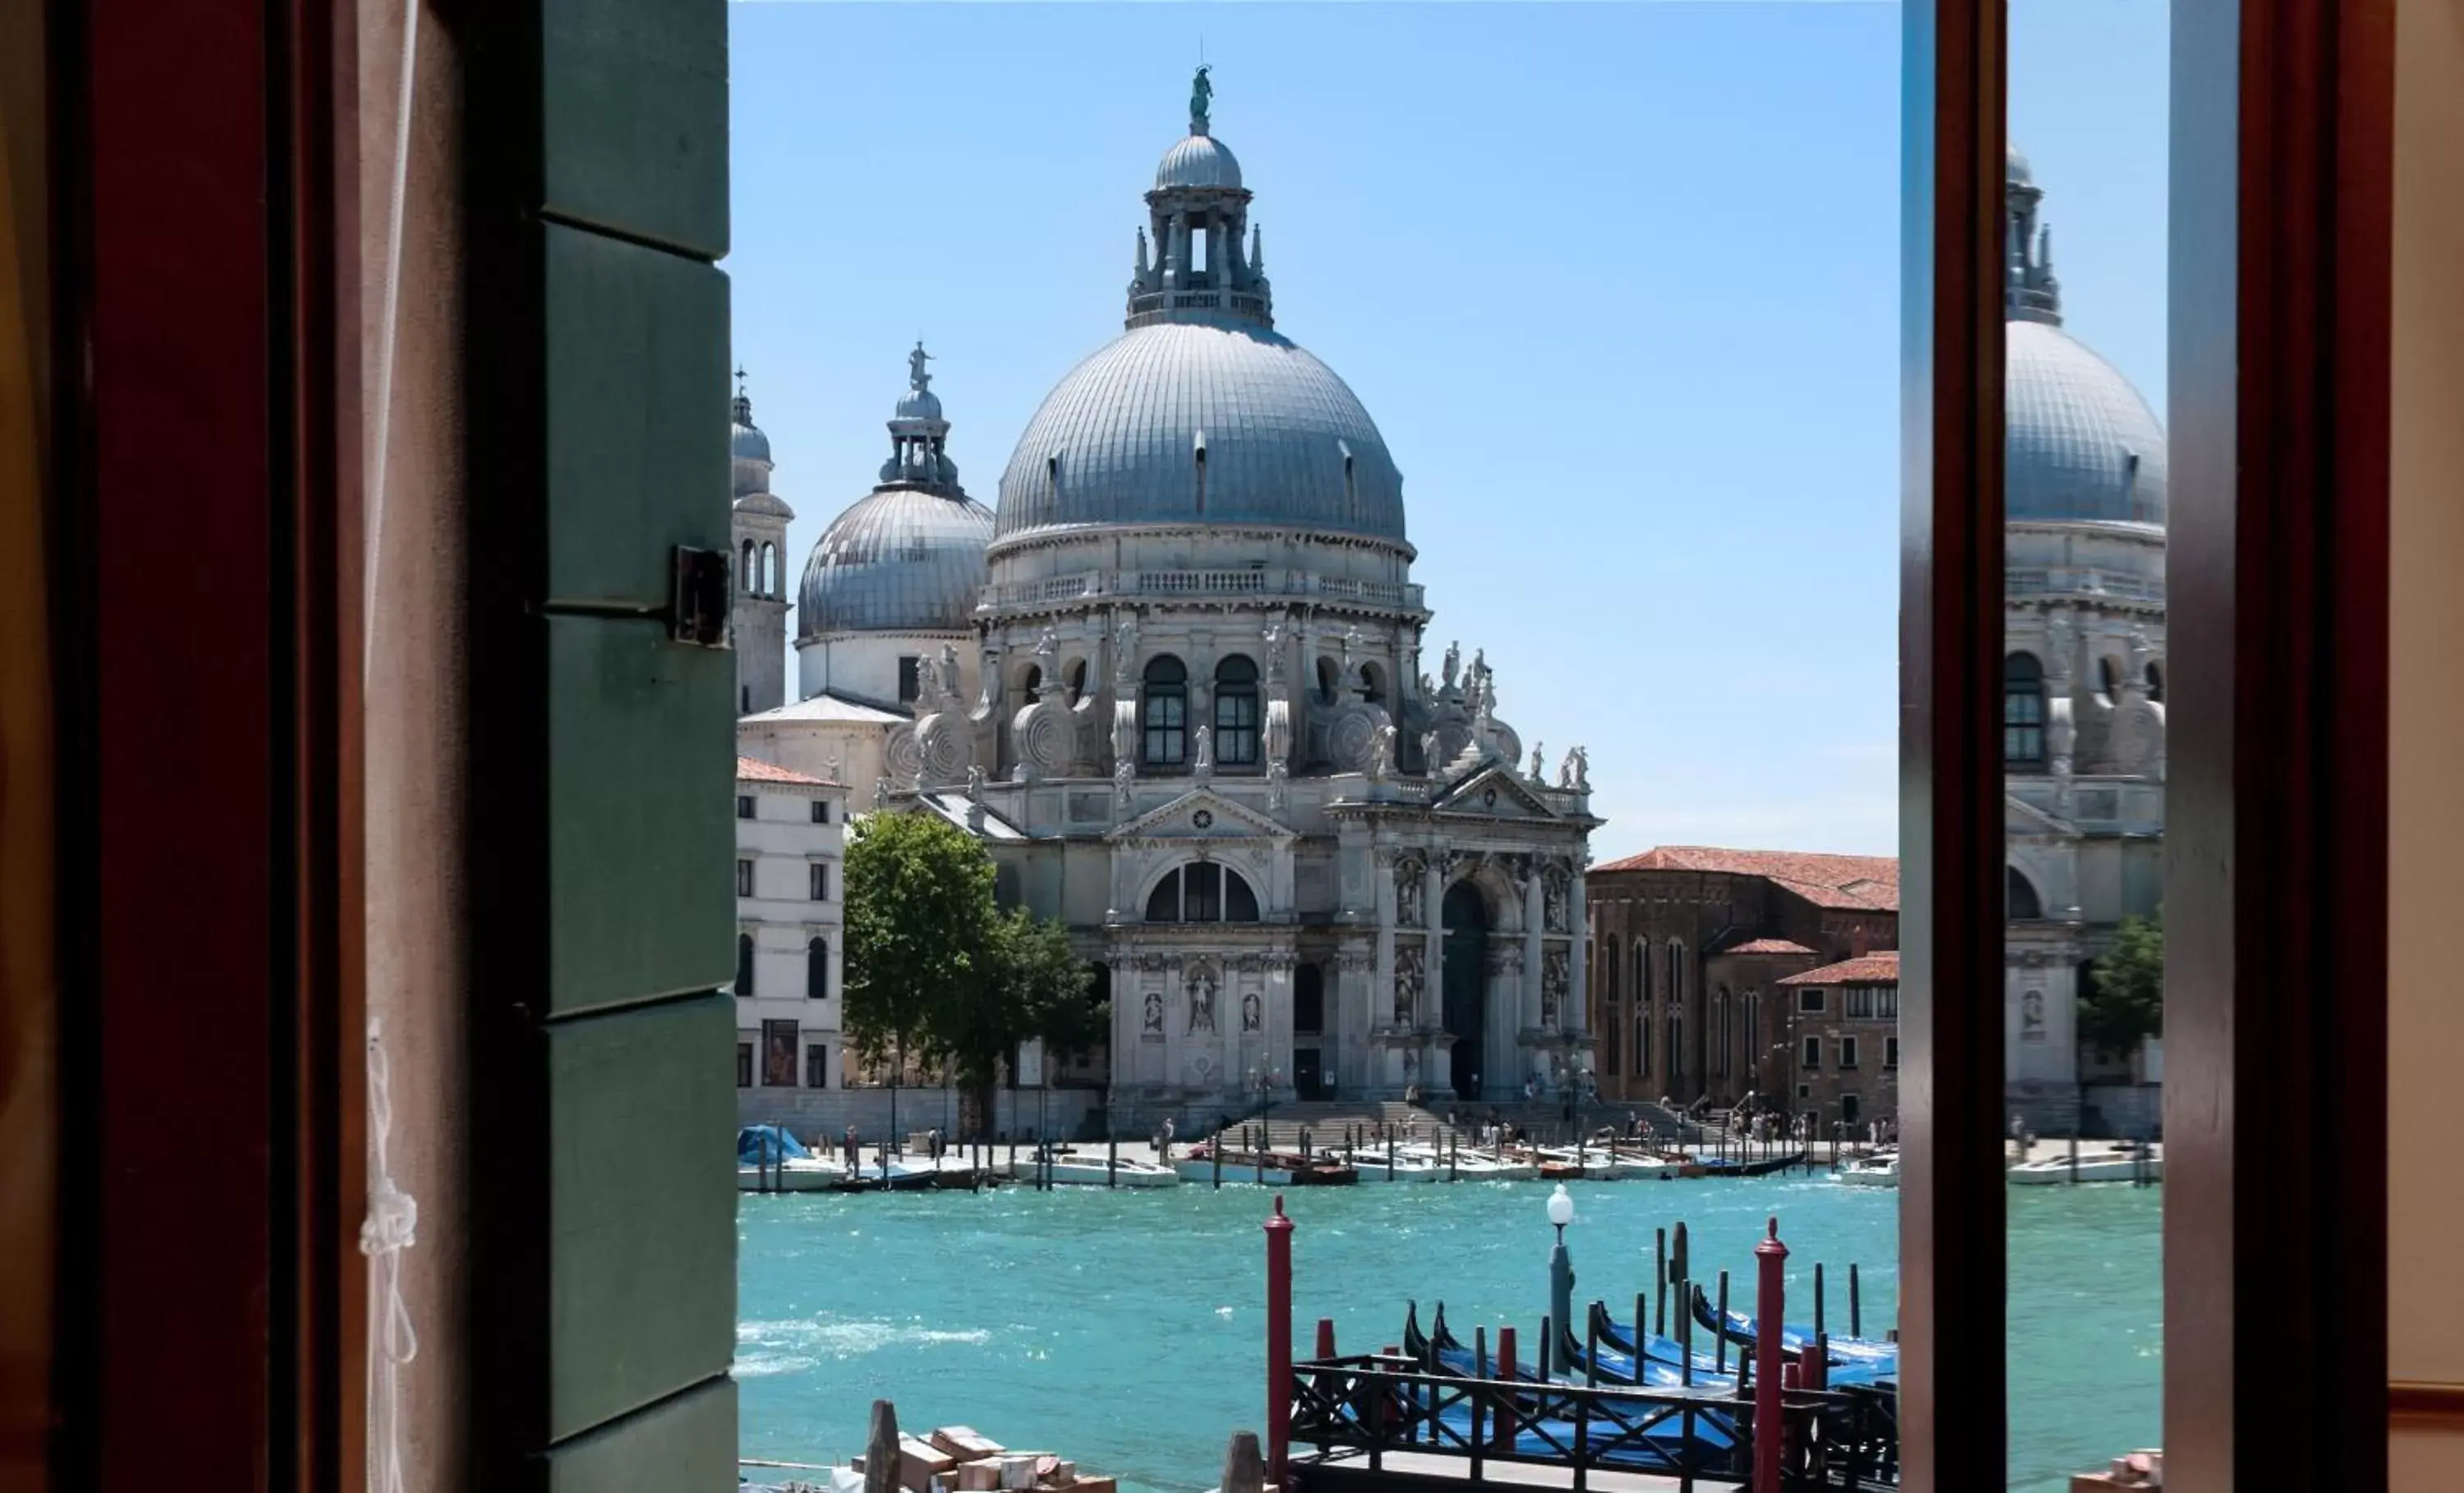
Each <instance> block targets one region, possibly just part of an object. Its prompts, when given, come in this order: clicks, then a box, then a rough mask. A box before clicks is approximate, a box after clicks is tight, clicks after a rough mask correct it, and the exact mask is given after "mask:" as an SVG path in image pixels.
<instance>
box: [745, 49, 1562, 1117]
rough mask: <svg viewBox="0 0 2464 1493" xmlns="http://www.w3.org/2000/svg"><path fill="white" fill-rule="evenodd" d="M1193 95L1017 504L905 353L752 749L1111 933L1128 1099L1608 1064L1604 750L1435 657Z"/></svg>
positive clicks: (1353, 416)
mask: <svg viewBox="0 0 2464 1493" xmlns="http://www.w3.org/2000/svg"><path fill="white" fill-rule="evenodd" d="M1210 95H1211V88H1210V87H1209V85H1208V82H1207V80H1206V77H1205V75H1204V73H1203V71H1202V70H1201V73H1200V76H1199V81H1198V84H1197V88H1196V92H1195V96H1194V97H1193V99H1192V100H1191V118H1190V124H1189V130H1188V133H1187V134H1186V135H1184V136H1183V137H1181V138H1180V139H1179V140H1178V141H1177V143H1174V144H1173V146H1172V147H1171V149H1170V150H1169V151H1168V152H1167V153H1166V154H1165V155H1164V157H1163V159H1162V161H1161V163H1160V164H1159V165H1157V166H1156V168H1155V178H1154V184H1153V187H1152V189H1150V190H1149V191H1147V192H1146V193H1145V210H1144V212H1143V214H1142V215H1141V217H1142V222H1141V223H1140V224H1139V226H1138V227H1137V230H1136V233H1135V252H1134V257H1133V273H1132V279H1131V282H1130V286H1129V290H1128V296H1127V301H1128V304H1127V308H1126V310H1127V316H1126V318H1125V327H1124V330H1123V332H1122V334H1121V335H1120V336H1118V337H1116V338H1114V339H1113V340H1111V342H1109V343H1107V344H1105V345H1104V346H1102V347H1100V348H1098V349H1097V350H1096V351H1095V352H1094V353H1092V354H1090V355H1089V357H1088V358H1087V359H1086V360H1085V361H1083V362H1080V363H1079V364H1078V366H1077V367H1075V368H1074V369H1071V370H1070V371H1069V372H1068V373H1067V374H1066V375H1065V376H1064V377H1063V378H1062V379H1061V381H1060V383H1059V384H1057V385H1056V386H1055V387H1054V389H1053V391H1052V392H1051V394H1050V395H1049V396H1048V397H1047V398H1046V399H1045V402H1044V404H1043V406H1042V407H1041V408H1040V409H1038V411H1037V412H1036V414H1035V415H1034V417H1033V418H1032V419H1031V420H1030V421H1029V422H1028V425H1027V428H1026V429H1025V431H1024V433H1023V434H1022V435H1021V436H1020V438H1019V440H1018V442H1017V445H1016V448H1015V450H1014V452H1013V454H1012V456H1011V458H1010V461H1009V465H1008V468H1007V470H1006V471H1005V472H1003V473H1002V475H1001V483H1000V496H999V508H998V513H997V514H996V513H994V512H991V511H987V510H985V509H983V508H982V507H980V506H979V505H978V504H976V503H974V502H973V501H972V500H971V499H969V498H968V497H967V496H966V494H965V493H964V491H963V490H962V489H961V488H960V487H959V485H958V479H957V470H956V468H955V467H954V466H952V465H951V464H950V462H949V459H948V457H947V455H946V452H945V451H944V450H943V443H944V438H945V436H946V433H947V430H948V428H949V427H948V424H947V422H946V421H945V420H944V419H943V416H942V409H941V404H940V400H939V398H938V396H936V395H935V394H934V393H933V392H932V390H931V387H930V384H931V382H932V381H931V376H930V375H929V373H928V372H927V369H926V359H927V355H926V354H925V352H924V350H923V349H922V348H921V347H918V348H917V349H916V350H915V351H914V352H913V354H912V355H911V358H910V380H909V384H910V386H909V391H908V393H907V396H906V397H905V398H904V399H903V400H902V401H901V402H900V403H899V405H898V406H897V409H896V412H895V415H894V417H893V418H892V420H891V427H890V428H891V459H890V461H889V462H888V463H887V464H885V466H884V467H883V469H882V481H881V485H880V486H878V487H877V488H875V489H874V491H873V492H872V493H871V494H868V495H866V496H865V497H864V498H862V499H861V500H860V501H858V502H857V504H856V505H855V506H854V507H853V508H850V509H849V510H848V511H847V513H846V514H844V515H842V516H840V517H839V518H838V519H837V520H836V521H835V522H833V523H832V524H831V526H830V529H829V531H828V532H827V533H826V534H825V536H824V538H823V539H822V540H821V542H820V543H819V544H818V545H816V546H815V549H814V552H813V555H812V557H811V558H810V560H808V561H807V563H806V565H805V568H804V572H803V585H802V587H801V589H800V593H799V615H798V619H797V629H796V631H797V645H796V646H797V650H798V663H799V667H798V674H799V677H800V681H801V689H800V692H801V693H802V694H803V700H802V701H800V702H799V703H797V704H795V705H784V706H781V707H780V708H778V709H774V710H771V711H768V712H764V713H757V714H751V715H749V716H748V717H747V718H746V719H745V720H744V721H743V722H741V724H740V727H739V740H740V742H741V750H743V751H745V752H746V753H748V754H750V755H755V756H760V757H766V758H768V759H771V760H775V761H778V762H780V763H782V764H784V765H786V766H788V767H791V768H795V769H799V770H801V771H803V772H807V773H814V774H816V775H818V774H820V773H822V772H824V771H827V770H830V769H832V768H833V767H835V769H836V770H835V772H833V774H832V775H833V776H843V778H844V780H847V781H848V782H849V783H850V784H851V785H853V786H854V787H855V788H856V790H857V802H858V806H859V807H860V808H861V807H864V806H866V805H867V804H870V805H872V806H875V807H891V808H898V809H905V810H919V811H925V812H938V813H942V814H946V815H948V816H949V817H951V818H952V819H953V820H955V821H956V822H957V823H962V824H964V825H967V826H968V827H969V828H971V829H972V830H974V831H975V832H976V833H978V834H979V835H981V836H982V837H983V838H984V839H985V840H986V842H987V843H988V845H990V847H991V850H992V852H993V855H994V857H995V859H996V860H997V861H998V862H999V863H1000V865H1001V892H1002V895H1003V896H1004V897H1005V898H1006V899H1009V900H1012V901H1023V903H1024V904H1025V905H1026V906H1028V907H1030V908H1032V909H1034V910H1035V911H1039V912H1042V913H1045V914H1046V915H1050V916H1055V917H1059V918H1062V919H1064V920H1066V921H1067V923H1068V925H1069V926H1070V928H1071V930H1072V931H1073V934H1074V936H1075V938H1076V939H1077V942H1078V944H1079V947H1080V948H1081V950H1082V952H1083V953H1084V954H1085V955H1086V956H1087V957H1088V959H1089V961H1090V962H1091V963H1093V964H1095V965H1097V966H1098V967H1099V970H1100V972H1101V978H1102V979H1103V981H1104V988H1106V989H1108V990H1109V991H1110V993H1111V1001H1112V1032H1111V1045H1110V1049H1109V1052H1108V1053H1107V1054H1106V1055H1105V1057H1104V1059H1103V1060H1102V1063H1101V1065H1099V1069H1098V1070H1099V1071H1100V1072H1102V1073H1103V1075H1104V1077H1105V1079H1106V1081H1107V1083H1108V1086H1109V1090H1110V1095H1111V1105H1112V1108H1113V1109H1114V1112H1115V1114H1116V1116H1117V1117H1119V1118H1120V1119H1121V1120H1123V1121H1124V1122H1125V1123H1136V1121H1137V1119H1138V1117H1140V1116H1145V1115H1151V1114H1154V1113H1158V1112H1166V1111H1176V1110H1188V1109H1205V1108H1208V1107H1215V1106H1229V1105H1233V1104H1238V1103H1243V1102H1246V1101H1247V1100H1248V1099H1249V1098H1252V1097H1254V1096H1255V1094H1256V1092H1257V1091H1258V1089H1259V1087H1261V1086H1263V1087H1265V1088H1268V1089H1271V1090H1272V1091H1273V1092H1274V1093H1275V1094H1277V1095H1278V1096H1280V1097H1286V1098H1288V1097H1292V1096H1294V1095H1300V1096H1314V1095H1341V1096H1344V1097H1372V1096H1391V1095H1400V1094H1403V1093H1404V1092H1405V1091H1406V1090H1407V1089H1409V1088H1411V1087H1415V1086H1418V1087H1420V1088H1421V1089H1423V1090H1424V1091H1425V1092H1427V1093H1428V1094H1430V1095H1431V1096H1433V1097H1436V1096H1444V1095H1448V1094H1462V1095H1464V1096H1471V1095H1490V1096H1505V1095H1508V1094H1519V1092H1520V1091H1521V1086H1522V1084H1523V1081H1524V1079H1525V1077H1526V1076H1528V1075H1537V1076H1539V1077H1540V1078H1541V1079H1542V1080H1543V1081H1544V1082H1553V1081H1554V1078H1555V1077H1556V1076H1558V1075H1562V1074H1564V1073H1565V1072H1567V1071H1568V1070H1569V1069H1570V1068H1571V1067H1579V1066H1581V1065H1585V1064H1586V1063H1588V1061H1589V1058H1588V1051H1587V1049H1588V1047H1589V1045H1590V1037H1589V1034H1588V1033H1587V1032H1586V1031H1585V1030H1584V1015H1583V1010H1582V1003H1581V1001H1580V1000H1579V999H1577V996H1576V993H1577V992H1579V991H1581V990H1582V989H1583V988H1584V979H1585V975H1584V969H1583V960H1584V951H1583V941H1582V939H1581V938H1580V936H1579V935H1578V928H1577V925H1578V923H1579V921H1580V912H1579V909H1580V908H1581V907H1582V905H1583V900H1582V899H1583V889H1582V877H1583V869H1584V866H1585V864H1586V861H1587V859H1588V850H1587V846H1588V841H1589V836H1590V832H1591V830H1592V828H1593V827H1594V826H1595V824H1596V823H1598V822H1597V821H1596V820H1595V819H1594V818H1593V817H1592V814H1591V809H1590V781H1589V777H1588V767H1587V764H1586V760H1585V758H1584V756H1583V754H1582V753H1581V752H1580V750H1579V749H1577V750H1576V751H1573V752H1570V753H1567V754H1565V755H1564V756H1563V757H1562V758H1561V759H1560V760H1558V761H1557V762H1556V763H1555V764H1554V766H1553V768H1552V767H1551V764H1550V763H1549V762H1547V761H1545V760H1544V759H1543V757H1542V754H1541V749H1540V746H1539V744H1538V743H1529V744H1528V753H1529V760H1528V761H1527V743H1525V742H1524V741H1523V739H1522V738H1521V737H1520V736H1518V735H1517V734H1516V732H1515V731H1514V729H1513V728H1512V727H1511V726H1510V725H1508V724H1507V721H1506V719H1505V717H1504V715H1503V714H1502V711H1503V694H1502V692H1501V689H1500V684H1499V680H1500V677H1501V671H1500V670H1496V669H1494V668H1492V666H1491V664H1490V662H1489V661H1488V660H1487V659H1486V658H1485V655H1484V654H1483V653H1482V652H1481V651H1480V650H1478V649H1474V650H1473V651H1472V653H1471V656H1470V657H1469V659H1468V660H1467V661H1466V660H1465V659H1464V658H1463V654H1462V651H1461V650H1460V649H1459V648H1456V647H1455V646H1454V645H1452V644H1451V643H1449V644H1447V645H1446V646H1445V647H1444V648H1443V650H1442V661H1441V662H1437V663H1435V667H1432V662H1433V661H1432V659H1430V658H1426V657H1424V647H1425V648H1427V649H1428V651H1429V652H1431V653H1435V652H1436V651H1437V649H1436V648H1435V647H1434V645H1433V644H1432V643H1431V641H1430V639H1429V636H1428V632H1427V629H1428V625H1429V623H1430V620H1431V617H1432V615H1433V614H1432V612H1431V610H1430V608H1429V606H1428V604H1427V600H1426V598H1424V596H1423V595H1422V593H1421V589H1420V587H1419V585H1417V584H1415V583H1414V582H1413V581H1412V578H1411V568H1412V563H1413V560H1414V559H1415V558H1416V554H1417V552H1416V551H1415V550H1414V548H1413V546H1412V544H1411V542H1410V540H1409V538H1407V537H1406V531H1405V521H1404V507H1403V494H1402V474H1401V472H1399V471H1398V470H1397V465H1396V463H1395V461H1394V459H1393V457H1392V456H1391V455H1390V454H1389V452H1388V451H1387V449H1386V444H1385V441H1384V439H1383V438H1382V437H1381V436H1380V435H1379V433H1378V430H1377V427H1376V425H1375V422H1374V421H1373V420H1372V419H1371V418H1370V415H1369V412H1368V410H1367V409H1366V408H1365V407H1364V406H1362V404H1361V402H1360V401H1359V399H1358V398H1357V397H1355V396H1354V395H1353V391H1352V390H1351V389H1350V388H1349V387H1348V386H1347V385H1346V384H1344V383H1343V381H1342V380H1341V379H1340V378H1338V377H1336V375H1335V374H1334V373H1333V371H1332V370H1331V369H1330V368H1328V367H1327V366H1326V365H1325V364H1324V363H1322V362H1319V361H1318V360H1317V359H1315V358H1313V357H1311V356H1310V355H1309V353H1308V352H1307V351H1306V350H1304V349H1303V348H1302V347H1300V346H1299V345H1298V344H1296V343H1295V342H1293V341H1291V340H1289V339H1288V338H1287V337H1285V336H1284V335H1283V334H1282V333H1280V332H1278V331H1277V330H1276V328H1275V323H1274V318H1273V293H1272V288H1271V286H1270V285H1269V283H1268V281H1267V278H1266V274H1265V256H1264V246H1263V244H1262V242H1261V239H1260V235H1259V233H1258V231H1257V230H1256V229H1255V228H1254V227H1253V226H1252V225H1251V224H1250V223H1249V205H1250V202H1251V194H1250V192H1249V189H1248V188H1247V187H1245V186H1244V185H1243V178H1242V172H1241V167H1240V165H1239V163H1238V162H1237V161H1235V159H1234V158H1233V155H1232V152H1231V151H1230V150H1229V148H1227V147H1226V146H1225V145H1224V144H1223V143H1222V142H1221V141H1219V140H1217V139H1216V138H1215V137H1214V135H1213V133H1212V129H1211V123H1210V121H1209V119H1208V109H1207V105H1208V103H1209V99H1210ZM739 426H740V427H741V426H742V421H739ZM738 438H739V441H741V440H742V439H743V438H744V429H743V428H739V431H738ZM859 713H867V714H859ZM885 716H886V717H887V718H886V719H884V718H882V717H885Z"/></svg>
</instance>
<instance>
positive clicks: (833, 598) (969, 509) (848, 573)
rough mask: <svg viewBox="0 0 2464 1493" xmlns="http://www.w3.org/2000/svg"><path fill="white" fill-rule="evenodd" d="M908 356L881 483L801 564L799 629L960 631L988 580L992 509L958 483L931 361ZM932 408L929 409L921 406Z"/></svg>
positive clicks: (809, 634) (806, 634)
mask: <svg viewBox="0 0 2464 1493" xmlns="http://www.w3.org/2000/svg"><path fill="white" fill-rule="evenodd" d="M930 356H931V355H930V354H928V353H926V352H925V351H924V348H923V345H922V344H921V343H918V344H917V345H916V348H915V351H914V352H913V353H912V354H910V355H909V358H908V367H909V370H910V371H909V390H908V393H907V395H906V396H905V397H904V398H902V399H901V400H900V401H899V403H898V407H897V413H896V414H894V415H893V416H892V417H891V421H890V436H891V456H890V460H889V461H887V462H885V463H883V464H882V469H881V484H880V485H879V486H878V487H876V488H874V489H873V490H872V492H871V493H870V494H869V495H867V496H865V497H864V498H862V499H860V500H858V501H857V502H856V504H855V505H854V506H853V507H851V508H849V509H848V510H847V512H845V513H843V514H841V515H839V516H838V517H836V518H834V519H832V520H831V521H830V526H829V527H828V528H827V529H825V530H824V531H823V532H822V537H821V538H820V539H819V540H817V541H816V542H815V543H814V545H813V550H812V554H811V555H810V556H808V557H807V558H806V560H805V561H804V578H803V585H802V586H801V587H800V588H799V590H798V593H797V608H796V635H797V637H798V639H799V640H809V639H812V638H817V637H820V636H822V635H824V634H827V633H837V632H857V631H863V632H883V631H892V632H910V631H920V632H957V631H964V630H965V629H966V628H968V627H969V626H972V624H973V621H974V618H975V611H976V603H977V600H978V598H979V596H980V595H981V593H982V591H983V586H984V574H985V572H984V545H985V544H986V542H987V541H989V540H990V539H991V538H992V534H993V514H992V510H990V509H988V508H986V507H984V506H983V505H982V504H981V503H979V502H976V501H975V500H974V499H972V498H970V497H968V496H967V494H966V492H965V490H963V489H961V488H960V487H959V486H958V469H957V464H956V463H954V462H952V461H951V460H950V458H949V454H948V451H947V450H946V446H947V443H948V439H949V433H950V426H949V422H948V421H946V420H944V419H942V418H941V401H940V399H939V398H938V397H937V396H936V395H935V394H934V393H933V392H932V391H931V389H930V388H929V387H928V386H927V385H929V384H931V382H932V376H931V375H930V374H928V373H926V372H925V371H924V364H925V362H927V361H928V359H929V358H930ZM924 410H929V411H930V413H929V414H927V413H921V412H920V411H924Z"/></svg>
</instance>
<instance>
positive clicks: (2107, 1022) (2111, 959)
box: [2079, 908, 2165, 1057]
mask: <svg viewBox="0 0 2464 1493" xmlns="http://www.w3.org/2000/svg"><path fill="white" fill-rule="evenodd" d="M2164 1030H2165V910H2164V909H2163V908H2158V909H2157V910H2156V915H2155V916H2154V917H2151V918H2138V917H2125V918H2123V920H2122V932H2121V934H2120V935H2119V936H2118V937H2116V938H2115V939H2114V943H2113V952H2112V953H2111V954H2109V955H2106V956H2105V957H2104V958H2102V959H2101V960H2099V961H2098V962H2097V966H2096V976H2095V977H2094V978H2093V979H2091V980H2090V981H2089V982H2088V988H2087V992H2086V994H2085V996H2084V997H2083V998H2082V999H2080V1001H2079V1038H2080V1040H2081V1041H2083V1042H2085V1043H2089V1044H2090V1045H2091V1046H2093V1047H2095V1048H2096V1049H2097V1051H2099V1052H2101V1053H2103V1054H2105V1055H2106V1056H2108V1057H2119V1056H2122V1055H2124V1054H2126V1053H2128V1052H2130V1051H2131V1050H2132V1049H2133V1048H2135V1047H2137V1046H2138V1045H2139V1042H2140V1039H2142V1038H2144V1037H2153V1036H2156V1035H2158V1034H2160V1033H2162V1032H2163V1031H2164Z"/></svg>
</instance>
